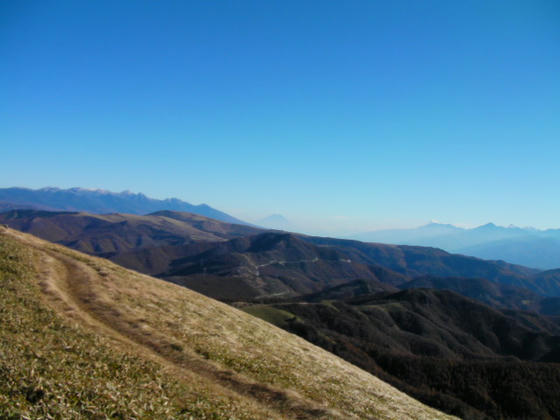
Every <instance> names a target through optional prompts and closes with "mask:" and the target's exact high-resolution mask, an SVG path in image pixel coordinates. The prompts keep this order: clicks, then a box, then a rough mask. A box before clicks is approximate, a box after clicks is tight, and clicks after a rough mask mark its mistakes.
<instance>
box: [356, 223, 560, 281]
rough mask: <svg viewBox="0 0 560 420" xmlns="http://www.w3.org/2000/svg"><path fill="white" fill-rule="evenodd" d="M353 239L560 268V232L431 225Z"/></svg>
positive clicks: (526, 264)
mask: <svg viewBox="0 0 560 420" xmlns="http://www.w3.org/2000/svg"><path fill="white" fill-rule="evenodd" d="M353 239H357V240H360V241H367V242H383V243H388V244H403V245H422V246H431V247H436V248H441V249H444V250H446V251H449V252H455V253H459V254H465V255H472V256H474V257H478V258H484V259H489V260H505V261H509V262H512V263H515V264H521V265H525V266H528V267H535V268H539V269H543V270H544V269H555V268H559V267H560V229H547V230H538V229H534V228H520V227H517V226H509V227H502V226H496V225H495V224H493V223H488V224H485V225H482V226H479V227H476V228H472V229H465V228H460V227H457V226H453V225H449V224H441V223H435V222H432V223H429V224H427V225H425V226H421V227H419V228H415V229H391V230H379V231H373V232H367V233H363V234H360V235H356V236H354V238H353Z"/></svg>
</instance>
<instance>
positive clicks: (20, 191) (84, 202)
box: [0, 187, 248, 224]
mask: <svg viewBox="0 0 560 420" xmlns="http://www.w3.org/2000/svg"><path fill="white" fill-rule="evenodd" d="M26 208H27V209H36V210H50V211H52V210H64V211H85V212H88V213H98V214H104V213H125V214H149V213H153V212H156V211H160V210H173V211H184V212H189V213H194V214H199V215H201V216H206V217H210V218H212V219H216V220H220V221H222V222H227V223H239V224H248V223H246V222H244V221H242V220H239V219H237V218H235V217H233V216H230V215H229V214H226V213H224V212H221V211H219V210H216V209H214V208H212V207H210V206H208V205H207V204H199V205H194V204H190V203H187V202H186V201H182V200H179V199H178V198H167V199H165V200H157V199H154V198H149V197H147V196H145V195H144V194H142V193H138V194H135V193H132V192H130V191H123V192H120V193H116V192H111V191H106V190H99V189H98V190H92V189H86V188H70V189H60V188H53V187H47V188H41V189H38V190H33V189H29V188H1V189H0V211H6V210H12V209H26Z"/></svg>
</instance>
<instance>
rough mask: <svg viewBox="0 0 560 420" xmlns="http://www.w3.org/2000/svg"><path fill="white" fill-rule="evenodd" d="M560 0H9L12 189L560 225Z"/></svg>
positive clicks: (0, 174) (0, 10)
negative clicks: (59, 189)
mask: <svg viewBox="0 0 560 420" xmlns="http://www.w3.org/2000/svg"><path fill="white" fill-rule="evenodd" d="M559 23H560V3H558V2H557V1H555V0H551V1H539V0H534V1H529V0H527V1H515V0H510V1H464V2H455V1H390V2H389V1H387V2H376V1H372V0H369V1H348V2H335V1H306V2H301V1H281V2H280V1H278V2H275V1H273V2H268V1H257V0H255V1H235V2H233V1H228V2H226V1H199V2H194V1H177V2H169V1H144V2H143V1H120V2H108V1H107V2H106V1H91V2H75V1H67V2H65V1H53V2H50V1H26V2H2V3H0V57H2V65H1V66H0V98H1V99H2V100H1V101H0V145H1V150H2V165H0V186H2V187H7V186H14V185H15V186H26V187H33V188H36V187H42V186H47V185H48V186H59V187H71V186H81V187H86V188H105V189H110V190H115V191H121V190H125V189H128V190H132V191H135V192H140V191H141V192H144V193H146V194H148V195H150V196H154V197H157V198H164V197H170V196H174V197H179V198H182V199H184V200H187V201H189V202H192V203H201V202H206V203H208V204H210V205H212V206H214V207H217V208H219V209H221V210H224V211H227V212H230V213H232V214H234V215H236V216H238V217H241V218H245V219H247V220H255V219H258V218H260V217H264V216H266V215H268V214H271V213H281V214H283V215H284V216H286V217H287V218H288V219H290V220H292V221H294V222H295V223H298V224H299V225H304V226H306V227H307V228H308V230H309V231H320V230H321V231H324V232H333V233H336V232H357V231H362V230H368V229H373V228H383V227H398V226H403V227H404V226H414V225H418V224H422V223H424V222H427V221H428V220H430V219H438V220H442V221H445V222H454V223H462V224H466V225H476V224H482V223H485V222H488V221H493V222H495V223H498V224H505V225H507V224H510V223H513V224H518V225H532V226H536V227H560V220H559V218H558V215H559V214H560V195H559V194H558V185H559V181H560V179H559V178H560V177H559V175H560V172H559V169H558V162H559V156H560V24H559Z"/></svg>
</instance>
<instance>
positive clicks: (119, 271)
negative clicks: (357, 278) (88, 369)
mask: <svg viewBox="0 0 560 420" xmlns="http://www.w3.org/2000/svg"><path fill="white" fill-rule="evenodd" d="M3 235H5V236H8V237H10V238H12V239H15V240H16V241H17V242H18V243H20V244H25V246H26V247H27V248H31V249H33V250H34V251H33V258H34V261H35V264H36V267H37V270H38V271H39V278H38V283H39V284H40V285H41V290H42V296H43V299H44V302H46V303H47V304H48V305H49V306H50V307H51V308H54V309H55V310H56V313H57V314H58V316H59V317H63V318H64V319H66V320H70V321H71V322H73V323H74V324H76V325H77V326H79V328H82V329H84V330H86V331H88V332H90V333H94V334H95V336H96V337H100V338H99V339H102V340H103V342H104V345H106V346H110V347H111V348H112V349H113V350H114V351H115V352H119V354H122V353H127V354H132V355H133V357H136V358H139V359H141V360H147V361H149V362H150V363H153V364H154V365H155V366H158V369H159V370H160V371H161V372H164V376H165V377H166V378H168V380H170V381H172V382H173V383H177V384H178V385H177V386H183V387H186V389H188V390H189V391H188V393H187V394H189V393H190V394H192V395H194V394H197V395H204V396H206V397H205V398H206V400H205V401H210V402H208V403H207V404H208V405H207V406H211V399H212V398H215V400H216V402H217V404H218V405H217V406H219V407H223V406H224V404H226V405H227V406H229V407H231V411H230V412H231V413H232V414H231V416H232V417H233V418H243V417H249V418H251V417H252V418H344V419H346V418H383V419H385V418H387V419H403V418H415V419H437V418H450V417H449V416H446V415H444V414H442V413H440V412H438V411H436V410H433V409H431V408H429V407H426V406H424V405H422V404H421V403H419V402H418V401H416V400H414V399H412V398H410V397H408V396H407V395H405V394H403V393H401V392H400V391H397V390H396V389H394V388H392V387H391V386H389V385H387V384H386V383H384V382H382V381H380V380H379V379H377V378H376V377H374V376H372V375H370V374H368V373H366V372H365V371H362V370H360V369H358V368H357V367H355V366H353V365H351V364H349V363H347V362H345V361H343V360H342V359H340V358H338V357H336V356H334V355H332V354H330V353H328V352H326V351H324V350H322V349H320V348H318V347H316V346H313V345H312V344H310V343H308V342H306V341H304V340H302V339H300V338H298V337H296V336H294V335H292V334H289V333H287V332H285V331H283V330H281V329H278V328H276V327H274V326H272V325H270V324H268V323H266V322H264V321H262V320H260V319H257V318H255V317H252V316H250V315H249V314H246V313H244V312H241V311H239V310H237V309H234V308H232V307H230V306H227V305H225V304H222V303H220V302H217V301H214V300H212V299H209V298H207V297H204V296H202V295H200V294H197V293H195V292H192V291H190V290H188V289H185V288H182V287H179V286H176V285H174V284H170V283H165V282H162V281H161V280H157V279H154V278H151V277H148V276H145V275H141V274H139V273H136V272H133V271H130V270H126V269H124V268H122V267H119V266H117V265H114V264H112V263H110V262H108V261H106V260H103V259H99V258H94V257H89V256H86V255H84V254H81V253H78V252H76V251H71V250H69V249H67V248H64V247H60V246H57V245H53V244H50V243H47V242H45V241H42V240H39V239H37V238H35V237H32V236H30V235H26V234H22V233H20V232H16V231H13V230H4V231H3ZM170 400H172V401H175V400H173V398H170ZM187 400H188V398H187ZM224 401H225V403H224ZM188 403H189V402H188V401H187V402H186V404H187V405H188ZM174 404H175V405H176V406H180V404H179V403H177V402H174ZM220 404H221V405H220ZM183 406H185V403H184V404H183ZM216 412H219V413H221V414H218V415H217V416H218V418H222V417H226V416H225V415H224V414H223V411H219V410H217V411H216ZM209 413H210V414H211V412H209Z"/></svg>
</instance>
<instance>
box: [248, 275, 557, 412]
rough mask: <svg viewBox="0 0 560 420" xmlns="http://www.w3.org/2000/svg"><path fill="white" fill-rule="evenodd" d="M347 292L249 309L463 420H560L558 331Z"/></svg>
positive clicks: (529, 318) (444, 295) (516, 319)
mask: <svg viewBox="0 0 560 420" xmlns="http://www.w3.org/2000/svg"><path fill="white" fill-rule="evenodd" d="M347 286H348V285H343V286H338V287H336V288H333V289H332V290H331V291H332V293H329V291H323V292H322V294H321V295H317V294H314V295H310V296H307V297H302V298H300V299H299V300H296V299H292V300H290V301H285V302H276V303H270V304H253V305H247V304H240V306H241V307H242V308H243V309H244V310H245V311H247V312H248V313H251V314H253V315H255V316H259V317H261V318H262V319H265V320H267V321H269V322H271V323H273V324H275V325H278V326H280V327H282V328H284V329H286V330H287V331H290V332H293V333H295V334H298V335H300V336H301V337H303V338H305V339H307V340H309V341H310V342H312V343H315V344H317V345H319V346H321V347H323V348H325V349H327V350H329V351H331V352H333V353H335V354H337V355H339V356H341V357H343V358H344V359H346V360H348V361H350V362H352V363H353V364H355V365H357V366H360V367H362V368H364V369H366V370H369V371H370V372H372V373H374V374H376V375H378V376H380V377H382V378H383V379H384V380H386V381H388V382H390V383H391V384H392V385H394V386H396V387H398V388H399V389H401V390H403V391H405V392H407V393H409V394H410V395H413V396H414V397H415V398H418V399H419V400H421V401H423V402H424V403H426V404H430V405H432V406H434V407H436V408H439V409H441V410H443V411H446V412H448V413H452V414H455V415H457V416H459V417H461V418H465V419H482V418H508V419H517V418H557V415H558V413H559V412H560V405H559V402H558V398H557V389H558V386H560V363H559V362H560V326H559V325H557V324H554V323H552V322H550V321H548V320H546V319H544V318H541V317H538V316H537V315H534V314H529V313H526V312H519V311H517V312H516V311H506V312H502V311H499V310H496V309H492V308H490V307H488V306H485V305H482V304H480V303H479V302H477V301H475V300H471V299H468V298H465V297H463V296H460V295H458V294H455V293H453V292H450V291H442V290H427V289H411V290H404V291H400V292H397V293H382V294H375V295H371V294H369V295H367V294H366V295H360V294H359V293H356V296H357V297H353V298H344V297H343V296H341V292H342V291H343V289H345V288H347ZM358 286H359V285H357V284H354V285H353V287H354V289H353V290H357V288H358ZM351 290H352V288H351ZM347 291H348V290H347Z"/></svg>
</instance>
